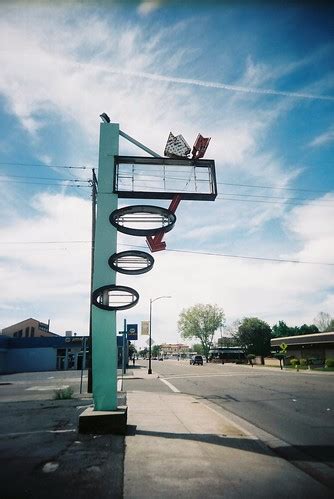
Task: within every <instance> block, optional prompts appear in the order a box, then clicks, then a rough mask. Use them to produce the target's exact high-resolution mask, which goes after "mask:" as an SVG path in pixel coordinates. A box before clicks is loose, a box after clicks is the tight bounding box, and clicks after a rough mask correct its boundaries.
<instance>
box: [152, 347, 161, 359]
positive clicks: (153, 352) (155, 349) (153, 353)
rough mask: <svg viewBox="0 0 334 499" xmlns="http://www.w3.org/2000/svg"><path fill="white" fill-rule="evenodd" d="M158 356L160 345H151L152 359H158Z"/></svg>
mask: <svg viewBox="0 0 334 499" xmlns="http://www.w3.org/2000/svg"><path fill="white" fill-rule="evenodd" d="M159 355H160V345H153V347H152V357H159Z"/></svg>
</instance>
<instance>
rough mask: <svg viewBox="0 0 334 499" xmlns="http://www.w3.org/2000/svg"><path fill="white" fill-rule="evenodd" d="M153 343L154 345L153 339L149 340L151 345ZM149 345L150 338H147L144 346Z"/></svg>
mask: <svg viewBox="0 0 334 499" xmlns="http://www.w3.org/2000/svg"><path fill="white" fill-rule="evenodd" d="M154 343H155V341H154V339H153V338H152V339H151V345H154ZM149 344H150V338H147V340H146V345H149Z"/></svg>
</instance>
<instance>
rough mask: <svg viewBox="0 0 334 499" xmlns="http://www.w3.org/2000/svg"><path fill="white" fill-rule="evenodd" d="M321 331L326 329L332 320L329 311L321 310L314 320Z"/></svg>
mask: <svg viewBox="0 0 334 499" xmlns="http://www.w3.org/2000/svg"><path fill="white" fill-rule="evenodd" d="M313 322H314V324H315V325H316V326H317V327H318V329H319V331H320V332H323V331H326V329H328V327H329V325H330V324H331V322H332V317H331V316H330V315H329V314H327V312H319V313H318V315H317V316H316V317H315V319H314V320H313Z"/></svg>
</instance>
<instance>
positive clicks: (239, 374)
mask: <svg viewBox="0 0 334 499" xmlns="http://www.w3.org/2000/svg"><path fill="white" fill-rule="evenodd" d="M279 374H280V373H277V374H276V373H275V374H266V376H278V375H279ZM224 376H233V377H235V376H249V373H229V374H180V375H176V376H169V377H167V378H165V379H183V378H213V377H224ZM255 376H262V374H255V373H254V374H253V375H252V377H255Z"/></svg>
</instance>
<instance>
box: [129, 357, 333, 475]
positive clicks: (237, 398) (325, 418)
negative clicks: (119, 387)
mask: <svg viewBox="0 0 334 499" xmlns="http://www.w3.org/2000/svg"><path fill="white" fill-rule="evenodd" d="M141 364H142V365H143V366H144V365H147V364H146V363H145V362H144V361H142V362H141ZM152 368H153V373H158V374H159V377H160V380H158V381H160V385H159V383H156V385H155V387H154V389H155V390H158V389H159V390H160V389H161V390H163V391H165V390H166V388H167V389H171V387H170V388H168V386H166V385H165V383H161V380H162V379H164V380H165V381H167V382H168V383H170V384H171V385H172V386H173V387H175V389H177V390H179V391H180V392H182V393H186V394H190V395H194V396H196V397H199V398H201V399H203V400H204V401H205V400H207V401H210V402H212V403H214V404H216V405H218V406H220V407H222V408H224V409H225V410H228V411H229V412H230V413H233V414H235V415H237V416H239V417H241V418H242V419H243V420H245V421H248V422H250V423H251V424H252V425H254V426H255V427H256V428H259V429H261V430H264V431H265V432H267V433H269V434H270V435H273V436H275V437H277V438H279V439H282V440H283V441H284V442H287V443H288V444H289V449H290V451H291V449H294V450H298V451H300V452H302V453H303V455H304V457H305V459H306V460H309V461H318V462H325V463H327V465H330V466H331V467H334V375H333V374H327V373H321V374H320V373H317V374H315V373H309V372H302V371H300V372H291V371H281V370H279V369H275V368H272V369H267V368H263V367H260V366H259V367H254V368H251V367H250V366H242V365H234V364H224V365H220V364H205V365H204V366H191V365H190V364H189V361H175V360H167V361H166V360H165V361H163V362H159V361H153V362H152ZM134 383H135V380H133V381H131V382H130V381H129V382H127V383H126V385H125V386H126V389H127V390H131V389H134V390H138V389H139V390H140V389H142V388H143V389H147V388H148V387H147V385H143V384H142V385H140V382H139V381H138V383H137V384H136V385H134ZM141 386H142V388H141ZM151 389H152V388H150V390H151ZM286 452H287V455H286V456H284V457H287V458H288V457H289V455H288V454H289V451H288V450H286Z"/></svg>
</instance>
